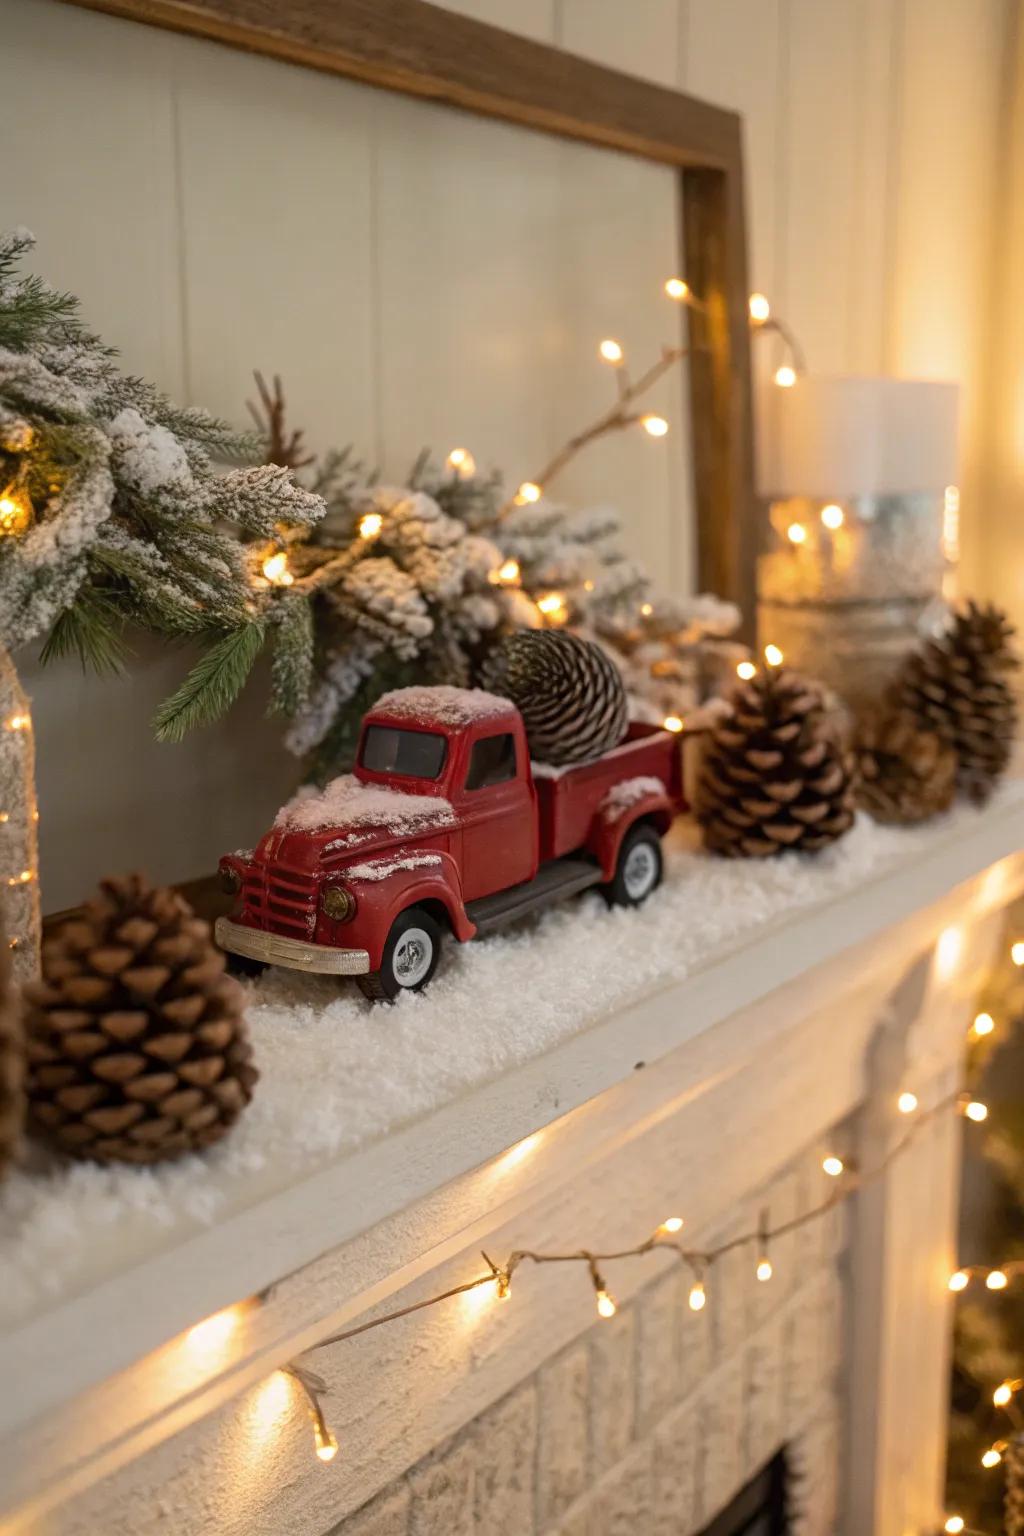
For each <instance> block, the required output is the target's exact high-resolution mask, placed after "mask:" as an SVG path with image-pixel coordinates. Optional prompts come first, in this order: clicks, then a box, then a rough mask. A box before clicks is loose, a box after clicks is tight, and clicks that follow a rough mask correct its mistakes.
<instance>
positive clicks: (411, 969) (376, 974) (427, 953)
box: [356, 907, 442, 1003]
mask: <svg viewBox="0 0 1024 1536" xmlns="http://www.w3.org/2000/svg"><path fill="white" fill-rule="evenodd" d="M441 940H442V933H441V928H440V924H439V923H438V922H437V920H436V919H435V918H433V917H431V915H430V913H429V912H427V911H426V910H425V909H424V908H423V907H410V908H409V909H408V911H407V912H402V913H400V914H399V916H398V917H396V918H395V920H394V922H393V923H392V925H391V932H390V933H389V934H388V937H387V943H386V944H385V945H384V954H383V956H382V957H381V963H380V970H379V971H371V972H370V973H369V975H368V976H358V977H357V978H356V980H357V981H358V982H359V985H360V987H361V988H362V991H363V994H364V995H365V996H366V997H368V998H370V999H371V1000H372V1001H373V1002H389V1003H393V1002H394V1000H395V998H396V997H398V995H399V993H401V992H420V991H422V989H423V988H424V987H425V986H426V985H427V982H428V981H429V980H430V978H431V977H432V976H433V974H434V972H435V971H436V970H437V962H438V961H439V960H440V958H441Z"/></svg>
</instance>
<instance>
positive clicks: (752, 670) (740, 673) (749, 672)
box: [736, 661, 757, 683]
mask: <svg viewBox="0 0 1024 1536" xmlns="http://www.w3.org/2000/svg"><path fill="white" fill-rule="evenodd" d="M736 676H737V677H741V678H742V679H743V681H744V682H745V683H749V682H750V679H751V678H752V677H756V676H757V668H756V667H755V666H754V663H753V662H752V661H741V662H740V663H739V665H738V666H737V668H736Z"/></svg>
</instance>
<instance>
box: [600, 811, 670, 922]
mask: <svg viewBox="0 0 1024 1536" xmlns="http://www.w3.org/2000/svg"><path fill="white" fill-rule="evenodd" d="M664 870H665V862H664V859H663V858H662V853H661V838H660V837H659V836H658V834H657V832H656V831H655V830H654V828H653V827H652V826H651V825H650V824H649V823H648V822H640V823H639V825H638V826H635V827H631V828H630V829H629V831H628V832H627V833H626V835H625V837H624V838H623V839H622V847H621V848H620V849H619V859H618V863H617V864H616V866H615V878H614V879H613V880H611V881H610V882H609V883H608V885H604V886H602V887H601V889H602V891H603V893H604V899H605V901H607V903H608V905H609V906H610V907H639V906H642V905H643V903H644V902H645V901H646V900H647V898H648V896H649V895H650V894H651V892H652V891H656V890H657V888H658V886H659V885H660V884H661V881H662V876H663V874H664Z"/></svg>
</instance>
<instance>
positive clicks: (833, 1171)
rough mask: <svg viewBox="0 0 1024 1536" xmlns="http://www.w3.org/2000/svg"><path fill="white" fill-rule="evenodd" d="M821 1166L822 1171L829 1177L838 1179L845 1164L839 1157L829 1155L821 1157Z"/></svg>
mask: <svg viewBox="0 0 1024 1536" xmlns="http://www.w3.org/2000/svg"><path fill="white" fill-rule="evenodd" d="M821 1166H822V1170H823V1172H825V1173H827V1174H828V1176H829V1178H830V1179H838V1177H839V1175H840V1174H841V1173H842V1171H843V1168H844V1167H845V1164H844V1163H843V1160H842V1158H841V1157H833V1156H829V1157H826V1158H823V1159H822V1163H821Z"/></svg>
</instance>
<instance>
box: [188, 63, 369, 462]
mask: <svg viewBox="0 0 1024 1536" xmlns="http://www.w3.org/2000/svg"><path fill="white" fill-rule="evenodd" d="M175 89H176V98H177V106H178V124H179V127H178V132H179V140H180V155H181V188H182V213H181V218H182V248H183V262H184V282H185V294H186V333H187V338H188V366H189V384H190V393H191V395H192V398H193V399H195V400H196V401H201V402H202V403H203V404H204V405H206V406H207V407H209V408H210V409H211V410H214V411H217V412H220V413H221V414H223V415H225V416H227V417H228V418H230V419H233V420H242V419H243V418H245V400H246V399H247V397H249V396H251V395H252V394H253V382H252V370H253V368H254V367H258V368H260V369H261V370H262V371H263V372H264V373H265V374H267V375H270V374H272V373H275V372H277V373H280V374H281V375H282V376H283V378H284V381H285V384H286V387H287V392H288V402H289V409H290V412H291V416H292V420H293V424H294V425H301V426H303V427H305V428H306V431H307V436H308V440H309V442H310V444H311V446H313V447H314V448H317V449H323V448H327V447H331V446H339V447H340V446H344V444H346V443H349V442H352V443H354V444H356V445H357V447H358V448H359V449H360V450H363V451H366V452H368V453H369V452H372V446H373V438H374V430H375V425H376V422H375V399H374V396H375V387H376V377H375V349H374V334H373V323H374V304H373V295H374V284H375V278H376V274H375V271H374V243H373V242H374V210H373V183H372V168H373V148H372V143H371V122H372V108H373V106H374V105H375V97H374V94H373V92H371V91H370V89H369V88H368V87H365V86H360V85H357V84H355V83H354V82H352V81H349V80H339V79H335V78H334V77H333V76H330V75H321V74H315V73H314V72H313V71H311V70H303V69H299V68H297V67H292V66H291V65H285V64H280V63H276V62H274V61H272V60H269V59H260V58H257V57H255V56H254V55H251V54H245V53H235V52H230V51H228V50H227V49H223V48H215V47H211V46H210V45H208V44H205V43H201V42H189V43H188V44H187V47H186V49H185V50H184V51H183V52H182V54H181V57H180V59H179V61H178V66H177V68H176V71H175Z"/></svg>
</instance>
